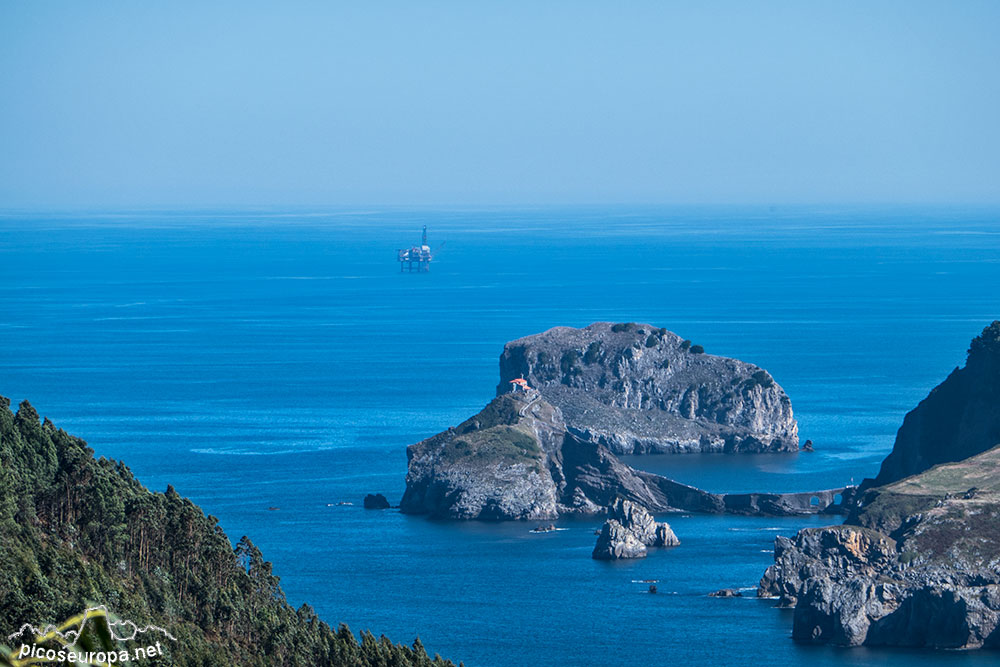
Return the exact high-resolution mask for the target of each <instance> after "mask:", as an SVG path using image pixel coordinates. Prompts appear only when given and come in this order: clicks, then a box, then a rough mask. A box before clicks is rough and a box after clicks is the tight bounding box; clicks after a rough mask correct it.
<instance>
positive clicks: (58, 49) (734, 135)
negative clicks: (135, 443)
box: [0, 0, 1000, 207]
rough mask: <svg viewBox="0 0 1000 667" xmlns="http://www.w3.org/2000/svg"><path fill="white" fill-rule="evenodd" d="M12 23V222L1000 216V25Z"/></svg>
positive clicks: (520, 13)
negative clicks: (428, 209)
mask: <svg viewBox="0 0 1000 667" xmlns="http://www.w3.org/2000/svg"><path fill="white" fill-rule="evenodd" d="M0 2H2V4H0V127H2V135H0V142H2V143H0V207H74V206H81V207H90V206H98V207H100V206H108V207H115V206H229V205H276V206H292V205H317V204H325V205H341V204H356V203H381V204H459V205H469V204H548V203H552V204H559V203H570V204H576V203H579V204H585V203H619V202H622V203H630V202H631V203H664V204H670V203H765V204H787V203H812V202H815V203H836V202H844V203H867V202H878V203H922V202H933V203H958V204H961V203H974V204H983V203H986V204H996V203H1000V122H998V119H1000V74H998V66H1000V39H998V38H997V35H998V34H1000V3H998V2H956V3H944V2H933V3H930V2H916V1H908V2H879V1H867V2H712V1H708V2H668V1H663V0H661V1H658V2H622V3H612V2H588V1H586V0H577V1H574V2H516V1H514V2H510V1H508V2H457V1H456V2H434V1H425V2H412V1H411V2H383V1H379V0H372V1H369V2H356V3H335V2H299V1H295V0H290V1H285V2H268V3H256V2H252V1H247V0H243V1H241V2H231V3H230V2H221V1H220V2H211V3H203V2H185V1H183V0H174V1H172V2H115V1H110V0H109V1H103V2H91V3H85V2H47V1H45V0H35V1H32V2H12V1H3V0H0Z"/></svg>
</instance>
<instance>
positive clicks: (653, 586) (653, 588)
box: [649, 584, 656, 595]
mask: <svg viewBox="0 0 1000 667" xmlns="http://www.w3.org/2000/svg"><path fill="white" fill-rule="evenodd" d="M649 592H650V593H651V594H652V595H656V585H655V584H653V585H652V586H650V587H649Z"/></svg>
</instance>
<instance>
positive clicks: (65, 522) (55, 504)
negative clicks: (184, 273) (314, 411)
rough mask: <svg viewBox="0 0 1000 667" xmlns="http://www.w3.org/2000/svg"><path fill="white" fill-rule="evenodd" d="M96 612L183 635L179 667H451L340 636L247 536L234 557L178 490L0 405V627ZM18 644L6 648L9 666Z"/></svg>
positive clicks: (422, 654)
mask: <svg viewBox="0 0 1000 667" xmlns="http://www.w3.org/2000/svg"><path fill="white" fill-rule="evenodd" d="M94 605H106V606H107V607H108V608H109V609H110V610H112V611H114V612H115V613H117V614H118V615H119V616H121V617H122V618H128V619H130V620H134V621H136V622H143V623H154V624H156V625H158V626H161V627H164V628H168V629H169V631H170V633H171V634H172V635H173V636H174V637H176V641H171V642H169V648H168V650H169V663H170V664H173V665H181V666H191V667H194V666H198V667H204V666H209V665H236V664H238V665H261V666H263V665H303V666H305V665H309V666H314V665H351V666H355V665H358V666H364V665H400V666H403V665H420V666H430V665H441V666H444V665H451V664H452V663H451V662H449V661H446V660H442V659H441V658H439V657H437V656H435V657H434V658H433V659H432V658H430V657H428V655H427V653H426V651H425V650H424V648H423V646H422V644H421V643H420V641H419V640H417V641H415V642H414V644H413V646H412V647H410V646H406V645H400V644H394V643H393V642H391V641H390V640H388V639H386V638H385V637H380V638H376V637H375V636H373V635H371V634H370V633H368V632H363V633H361V639H360V641H359V640H358V639H357V637H356V636H355V635H354V634H353V633H352V632H351V630H350V629H349V628H347V626H344V625H341V626H340V627H339V629H337V630H334V629H332V628H331V627H330V626H329V625H327V624H326V623H324V622H323V621H321V620H320V619H319V618H318V617H317V615H316V613H315V612H314V611H313V609H312V608H311V607H309V606H308V605H303V606H301V607H300V608H299V609H293V608H292V607H291V606H290V605H289V604H288V603H287V602H286V600H285V596H284V593H283V592H282V590H281V587H280V586H279V581H278V577H277V576H275V575H274V573H273V572H272V568H271V564H270V563H269V562H267V561H265V560H264V557H263V555H262V554H261V552H260V550H259V549H258V548H257V547H256V546H254V544H253V543H252V542H251V541H250V539H249V538H247V537H243V538H242V539H240V540H239V542H238V543H237V545H236V547H235V548H233V546H232V544H231V543H230V541H229V539H228V538H227V536H226V534H225V533H224V532H223V531H222V529H221V528H220V527H219V525H218V520H217V519H216V518H215V517H212V516H206V515H205V514H204V513H203V512H202V511H201V509H200V508H198V506H196V505H195V504H194V503H192V502H191V501H190V500H187V499H185V498H182V497H181V496H180V495H179V494H178V493H177V492H176V491H175V490H174V489H173V488H172V487H169V486H168V487H167V490H166V493H153V492H150V491H149V490H147V489H146V488H145V487H144V486H142V484H140V483H139V482H138V480H136V479H135V477H134V476H133V475H132V473H131V472H130V471H129V469H128V468H127V467H126V466H125V465H124V464H123V463H120V462H116V461H112V460H109V459H105V458H103V457H102V458H100V459H95V458H94V456H93V450H91V449H90V448H89V447H88V446H87V444H86V443H85V442H84V441H83V440H81V439H79V438H76V437H74V436H71V435H69V434H68V433H66V432H65V431H63V430H61V429H58V428H56V427H55V425H53V424H52V422H51V421H49V420H48V419H46V420H45V421H44V422H42V421H40V420H39V416H38V413H37V412H36V411H35V409H34V408H33V407H32V406H31V405H30V404H29V403H28V402H27V401H25V402H23V403H21V405H20V408H19V409H18V411H17V413H16V414H14V413H12V412H11V410H10V401H9V400H8V399H6V398H2V397H0V618H2V619H3V620H4V621H5V622H6V623H7V624H8V626H10V627H9V630H7V631H5V634H6V633H7V632H13V631H15V630H17V626H18V625H20V624H21V623H32V624H34V625H36V626H43V625H47V624H54V625H57V624H58V623H59V622H60V621H62V620H64V619H68V618H71V617H73V616H75V615H77V614H79V613H80V612H81V611H82V610H84V609H86V608H88V607H92V606H94ZM14 648H16V647H0V656H2V657H0V664H3V660H6V661H7V662H8V664H11V663H12V662H13V660H15V659H16V654H15V655H13V656H12V655H11V653H10V652H11V651H12V650H14Z"/></svg>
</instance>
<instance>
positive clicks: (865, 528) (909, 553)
mask: <svg viewBox="0 0 1000 667" xmlns="http://www.w3.org/2000/svg"><path fill="white" fill-rule="evenodd" d="M758 594H759V595H761V596H774V597H778V598H780V600H781V604H783V605H785V606H794V607H795V612H794V616H793V619H794V620H793V628H792V636H793V637H794V638H795V639H796V640H799V641H803V642H817V643H825V642H829V643H834V644H841V645H846V646H856V645H861V644H865V645H892V646H918V647H935V648H981V647H982V648H1000V447H997V448H994V449H992V450H990V451H988V452H985V453H983V454H980V455H978V456H975V457H972V458H970V459H967V460H965V461H962V462H958V463H949V464H942V465H940V466H936V467H934V468H931V469H930V470H928V471H926V472H924V473H922V474H920V475H916V476H913V477H908V478H906V479H904V480H901V481H899V482H897V483H895V484H891V485H889V486H885V487H880V488H875V489H871V490H869V491H868V492H866V493H865V494H864V496H863V497H862V498H861V500H860V501H859V503H858V509H856V510H855V511H854V512H853V513H852V514H851V515H850V516H849V517H848V518H847V522H846V523H845V525H842V526H833V527H829V528H818V529H807V530H803V531H801V532H800V533H799V534H798V535H797V536H796V537H795V538H794V539H792V540H789V539H787V538H784V537H779V538H777V540H776V542H775V564H774V565H772V566H771V567H770V568H768V570H767V572H765V574H764V577H763V578H762V579H761V582H760V586H759V589H758Z"/></svg>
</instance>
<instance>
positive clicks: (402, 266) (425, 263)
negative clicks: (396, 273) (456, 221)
mask: <svg viewBox="0 0 1000 667" xmlns="http://www.w3.org/2000/svg"><path fill="white" fill-rule="evenodd" d="M396 254H397V259H398V260H399V270H400V272H403V271H406V270H407V269H409V270H410V272H413V271H418V272H419V271H430V270H431V260H432V259H433V258H434V256H433V254H432V253H431V247H430V246H429V245H427V225H424V232H423V235H422V236H421V237H420V245H418V246H417V245H415V246H413V247H412V248H404V249H403V250H398V251H397V253H396Z"/></svg>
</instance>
